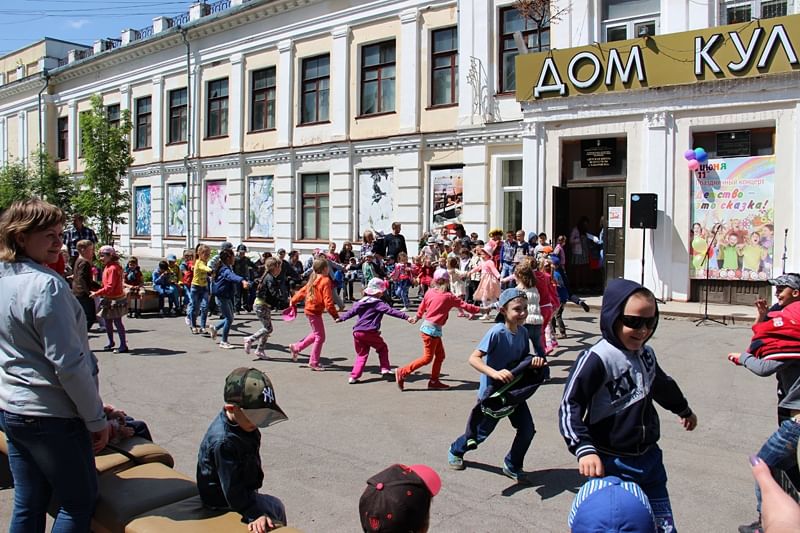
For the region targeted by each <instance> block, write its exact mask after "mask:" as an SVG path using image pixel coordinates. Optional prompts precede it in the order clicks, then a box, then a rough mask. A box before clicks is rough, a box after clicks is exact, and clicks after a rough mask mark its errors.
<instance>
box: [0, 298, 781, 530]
mask: <svg viewBox="0 0 800 533" xmlns="http://www.w3.org/2000/svg"><path fill="white" fill-rule="evenodd" d="M574 309H577V308H573V309H572V310H570V311H569V312H568V313H567V317H568V326H569V327H570V328H571V329H570V339H568V340H566V341H564V342H562V348H561V349H560V351H559V352H558V355H559V356H558V357H557V358H555V359H553V360H552V363H551V365H552V376H553V380H552V381H551V382H550V383H549V384H547V385H545V386H543V387H542V388H541V389H540V390H539V391H538V392H537V394H536V395H535V396H534V397H533V399H532V400H531V401H530V405H531V407H532V411H533V413H534V417H535V419H536V423H537V428H538V433H537V435H536V438H535V439H534V443H533V446H532V448H531V450H530V452H529V453H528V456H527V462H526V470H528V471H530V473H531V474H530V482H531V483H530V485H525V486H523V485H515V484H513V483H512V482H511V481H510V480H509V479H508V478H506V477H504V476H503V475H502V473H501V472H500V468H499V465H500V464H501V461H502V458H503V456H504V455H505V453H506V451H507V447H508V446H509V445H510V443H511V439H512V431H511V427H510V425H509V424H508V423H507V422H503V423H501V424H500V425H499V426H498V429H497V431H496V432H495V434H494V435H493V436H492V437H491V438H490V439H489V440H488V441H487V442H486V443H484V445H482V446H481V448H480V449H479V450H477V451H475V452H472V453H470V454H469V455H468V456H467V459H468V463H467V464H468V468H467V470H465V471H463V472H455V471H451V470H448V469H447V467H446V466H447V465H446V456H447V447H448V445H449V443H450V442H451V441H452V440H453V439H454V438H455V437H457V436H458V435H459V434H460V432H461V431H462V430H463V427H464V423H465V421H466V416H467V413H468V412H469V409H470V408H471V406H472V403H473V401H474V398H475V392H476V389H477V383H476V381H477V374H476V373H475V372H474V371H473V370H471V368H470V367H469V366H468V365H467V363H466V358H467V356H468V354H469V353H470V351H471V350H472V349H473V348H474V346H475V345H476V343H477V342H478V340H479V339H480V337H481V335H482V334H483V332H484V331H485V330H486V329H487V328H488V325H486V324H483V323H478V322H469V321H466V320H463V319H456V318H455V317H454V316H453V318H451V320H450V322H449V323H448V324H447V326H446V327H445V346H446V350H447V353H448V358H447V360H446V361H445V364H444V371H445V373H446V374H447V376H446V377H445V380H446V381H447V382H448V383H450V384H451V385H453V386H454V387H453V389H451V390H449V391H435V392H433V391H427V390H426V389H425V385H426V383H427V377H423V376H419V377H418V378H416V380H415V378H413V377H412V378H411V379H410V380H409V383H408V385H407V391H406V392H404V393H401V392H400V391H398V389H397V388H396V386H395V384H394V383H393V382H385V381H383V380H382V379H380V378H379V377H378V376H377V375H375V374H372V375H368V376H366V379H365V380H364V382H363V383H361V384H358V385H348V384H347V376H348V372H349V369H350V365H351V362H352V337H351V335H350V326H351V325H352V324H345V325H336V324H334V323H333V322H332V321H330V319H326V323H327V327H328V334H329V337H328V342H327V344H326V346H325V349H324V351H323V359H325V358H327V362H328V363H330V364H332V365H333V366H332V367H331V368H330V369H329V371H327V372H323V373H317V372H311V371H310V370H309V369H308V368H307V367H306V366H305V364H304V363H303V361H305V358H301V363H300V364H294V363H292V362H291V361H290V359H289V356H288V353H287V350H286V349H285V348H283V346H285V345H287V344H288V343H289V342H293V341H295V340H297V339H298V338H299V337H300V336H301V335H304V334H305V332H306V323H305V321H304V320H303V318H302V317H300V318H298V320H296V321H295V322H293V323H283V322H280V321H278V322H276V324H275V325H276V332H275V335H274V337H273V339H272V341H273V342H274V343H275V344H274V345H272V346H271V349H270V354H271V355H272V356H273V360H271V361H258V360H254V359H253V358H252V357H248V356H246V355H245V354H244V352H243V351H242V350H235V351H225V350H220V349H218V348H216V347H215V346H214V345H213V344H212V342H211V340H210V339H208V338H204V337H200V336H192V335H190V334H189V333H188V332H187V330H186V327H185V326H184V323H183V319H182V318H169V319H159V318H145V319H139V320H126V323H127V325H128V327H129V328H130V329H129V331H130V345H131V346H132V348H133V353H131V354H124V355H114V354H106V353H99V354H98V356H99V359H100V364H101V383H102V394H103V398H104V399H105V401H107V402H110V403H114V404H116V405H118V406H121V407H123V408H125V410H127V411H128V412H129V413H130V414H132V415H133V416H136V417H139V418H142V419H144V420H146V421H147V422H148V423H149V424H150V427H151V429H152V432H153V435H154V437H155V439H156V441H157V442H158V443H159V444H161V445H163V446H164V447H166V448H167V449H168V450H170V451H171V452H172V453H173V455H174V456H175V459H176V463H177V464H176V468H177V469H178V470H180V471H182V472H185V473H187V474H190V475H194V469H195V460H196V453H197V447H198V444H199V442H200V440H201V438H202V436H203V434H204V432H205V429H206V427H207V426H208V423H209V421H210V420H211V419H212V417H214V416H215V415H216V413H217V411H218V409H219V408H220V406H221V398H222V384H223V380H224V377H225V376H226V375H227V373H228V372H229V371H230V370H231V369H233V368H234V367H237V366H242V365H253V366H255V367H258V368H261V369H264V370H265V371H267V372H268V373H269V375H270V376H271V377H272V379H273V381H274V383H275V386H276V391H277V397H278V401H279V403H280V405H281V406H282V407H283V409H284V410H285V411H286V412H287V413H288V415H289V421H287V422H284V423H282V424H279V425H277V426H275V427H273V428H269V429H267V430H265V431H264V438H263V445H262V446H263V447H262V458H263V462H264V467H265V471H266V481H265V489H266V491H268V492H270V493H272V494H275V495H277V496H279V497H280V498H282V499H283V500H284V502H285V503H286V507H287V509H288V516H289V521H290V523H291V524H292V525H294V526H296V527H298V528H300V529H302V530H303V531H306V532H325V533H327V532H340V531H341V532H353V531H358V530H359V523H358V518H357V508H358V498H359V495H360V493H361V491H362V490H363V488H364V483H365V480H366V479H367V478H368V477H369V476H370V475H372V474H374V473H376V472H378V471H379V470H381V469H383V468H384V467H385V466H387V465H388V464H391V463H392V462H405V463H418V462H419V463H427V464H429V465H431V466H433V467H434V468H436V469H437V470H438V471H439V472H440V474H441V476H442V481H443V489H442V492H441V493H440V495H439V496H438V497H437V498H436V499H435V501H434V504H433V508H432V524H431V525H432V527H431V530H432V531H442V532H449V531H452V532H456V531H458V532H489V531H493V532H494V531H537V532H542V533H545V532H563V531H565V530H566V517H567V513H568V511H569V507H570V504H571V502H572V498H573V495H574V493H575V492H576V491H577V488H578V487H579V486H580V484H581V483H582V481H583V479H582V478H581V477H580V476H579V475H578V474H577V471H576V462H575V460H574V458H573V457H572V456H571V455H570V454H569V453H568V452H567V449H566V446H565V445H564V442H563V440H562V439H561V437H560V435H559V434H558V428H557V415H556V413H557V409H558V402H559V400H560V396H561V392H562V389H563V384H564V382H565V380H566V376H567V373H568V371H569V367H570V364H571V363H572V362H573V361H574V359H575V357H576V356H577V354H578V353H579V350H581V349H582V348H584V347H586V346H589V345H591V344H592V343H593V342H594V341H595V340H596V339H597V333H598V331H599V326H598V322H597V321H598V315H597V313H596V311H595V312H592V313H589V314H585V313H583V312H582V311H580V310H578V311H575V310H574ZM236 323H237V328H238V331H237V332H235V333H234V336H233V337H232V342H234V343H237V344H239V345H241V341H242V334H243V333H242V332H249V331H252V330H253V328H255V326H256V321H255V320H254V319H253V318H252V316H242V317H240V318H237V321H236ZM749 333H750V332H749V329H748V327H747V326H746V325H745V324H744V323H743V322H742V321H740V320H737V321H736V325H734V326H728V327H723V326H718V325H715V324H711V325H707V326H701V327H695V326H694V325H693V324H692V323H691V322H690V321H689V319H683V318H675V319H663V320H662V321H661V324H660V325H659V329H658V332H657V333H656V336H655V337H654V339H653V340H652V344H653V346H654V347H655V348H656V352H657V354H658V357H659V361H660V364H661V366H662V367H663V368H664V369H665V370H666V371H667V372H668V373H670V374H671V375H672V376H674V377H675V378H676V380H677V381H678V382H679V383H680V385H681V387H682V388H683V390H684V392H685V393H686V395H687V396H688V398H689V400H690V403H691V405H692V407H693V408H694V409H695V411H696V412H697V413H698V416H699V422H700V424H699V427H698V429H697V430H696V431H695V432H693V433H686V432H684V431H683V430H682V428H681V427H680V425H679V423H678V421H677V419H676V418H675V417H674V416H673V415H672V414H670V413H665V412H663V411H662V417H661V427H662V439H661V445H662V448H663V449H664V455H665V463H666V466H667V471H668V473H669V476H670V483H669V488H670V492H671V494H672V501H673V507H674V509H675V513H676V517H677V523H678V525H679V527H680V529H681V531H683V532H724V531H735V530H736V529H735V528H736V526H737V525H739V524H742V523H749V522H750V521H751V520H752V519H753V517H754V498H753V493H752V479H751V477H750V473H749V465H748V463H747V456H748V454H751V453H753V452H755V451H757V450H758V448H759V446H760V445H761V443H762V441H764V440H765V439H766V437H767V436H768V435H769V434H770V433H771V431H772V429H773V427H774V426H775V415H774V413H775V382H774V380H773V379H772V378H769V379H763V378H757V377H756V376H754V375H751V374H750V373H749V372H748V371H746V370H744V369H742V368H735V367H733V366H731V365H730V364H729V363H728V362H727V361H726V360H725V355H726V354H727V353H728V352H729V351H731V350H735V349H737V348H742V347H744V346H746V344H747V341H748V339H749ZM384 335H385V338H386V339H387V341H388V342H389V345H390V348H391V358H392V362H393V363H394V364H405V363H407V362H409V361H410V360H411V359H412V358H414V357H416V356H417V355H418V354H419V353H420V352H421V342H420V340H419V336H418V332H417V328H416V327H415V326H411V325H409V324H406V323H404V322H402V321H400V320H394V319H391V318H387V319H385V320H384ZM104 341H105V338H104V336H103V338H100V337H98V336H94V337H93V338H92V340H91V344H92V346H93V347H94V348H95V349H99V348H100V347H101V346H102V345H103V344H104ZM372 357H373V359H371V361H370V362H371V363H372V364H373V365H375V364H376V363H377V361H376V360H375V359H376V357H375V356H374V355H373V356H372ZM368 370H371V371H374V372H377V367H376V366H369V367H368ZM11 498H12V491H10V490H7V491H2V492H0V528H3V529H5V528H7V526H8V519H9V514H10V509H11Z"/></svg>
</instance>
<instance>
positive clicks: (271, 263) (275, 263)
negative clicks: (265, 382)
mask: <svg viewBox="0 0 800 533" xmlns="http://www.w3.org/2000/svg"><path fill="white" fill-rule="evenodd" d="M281 267H282V265H281V261H280V259H277V258H275V257H270V258H269V259H267V260H266V261H265V262H264V270H265V271H264V275H263V276H262V278H261V281H260V282H259V283H258V289H257V290H256V300H255V306H254V310H255V312H256V316H257V317H258V319H259V320H260V321H261V329H259V330H258V331H256V332H255V333H253V334H252V335H250V336H249V337H247V338H246V339H245V340H244V353H246V354H248V355H250V348H251V346H252V345H253V343H255V342H258V345H257V347H256V357H258V358H259V359H268V357H267V353H266V352H265V351H264V348H266V346H267V339H269V336H270V335H272V318H271V317H270V313H271V312H272V310H273V309H278V310H281V309H286V308H287V307H289V301H288V299H287V298H288V296H287V295H286V294H284V293H283V291H282V290H281V288H280V283H278V279H277V278H278V276H280V274H281Z"/></svg>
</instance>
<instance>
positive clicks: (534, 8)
mask: <svg viewBox="0 0 800 533" xmlns="http://www.w3.org/2000/svg"><path fill="white" fill-rule="evenodd" d="M513 5H514V7H515V8H516V9H517V11H519V13H520V15H522V18H524V19H527V20H529V21H531V22H532V23H533V29H535V30H536V51H537V52H541V51H542V30H544V29H545V28H549V27H550V23H551V22H552V21H554V20H561V17H562V16H563V15H564V14H566V13H567V12H568V11H569V6H567V7H559V6H558V5H557V2H555V0H517V1H516V2H514V4H513Z"/></svg>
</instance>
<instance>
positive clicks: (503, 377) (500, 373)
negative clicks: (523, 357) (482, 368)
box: [490, 368, 514, 383]
mask: <svg viewBox="0 0 800 533" xmlns="http://www.w3.org/2000/svg"><path fill="white" fill-rule="evenodd" d="M490 377H491V378H492V379H494V380H497V381H502V382H503V383H509V382H510V381H511V380H513V379H514V374H512V373H511V371H510V370H506V369H505V368H504V369H503V370H495V371H494V372H493V373H492V375H491V376H490Z"/></svg>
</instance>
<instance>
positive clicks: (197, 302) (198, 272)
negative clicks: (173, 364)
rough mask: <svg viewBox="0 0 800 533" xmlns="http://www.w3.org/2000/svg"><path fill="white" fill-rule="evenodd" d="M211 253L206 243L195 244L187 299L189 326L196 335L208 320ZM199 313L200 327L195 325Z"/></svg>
mask: <svg viewBox="0 0 800 533" xmlns="http://www.w3.org/2000/svg"><path fill="white" fill-rule="evenodd" d="M210 255H211V248H210V247H209V246H208V245H207V244H200V245H198V246H197V259H196V260H195V262H194V267H193V269H192V288H191V291H190V294H191V300H189V327H190V328H191V331H192V333H194V334H195V335H197V334H198V333H200V332H201V331H204V330H205V329H206V321H207V320H208V274H209V273H210V272H211V268H210V267H209V266H208V258H209V256H210ZM198 314H199V315H200V327H199V328H198V327H197V315H198Z"/></svg>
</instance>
